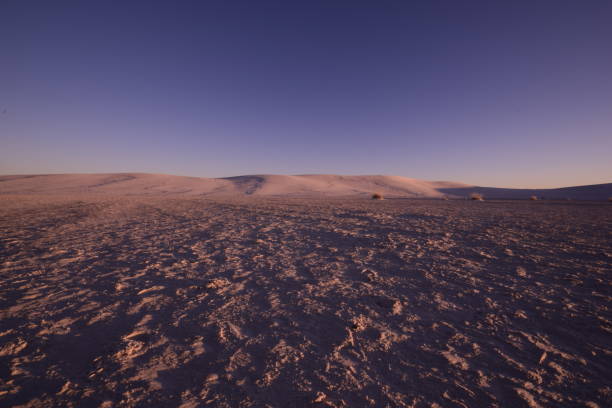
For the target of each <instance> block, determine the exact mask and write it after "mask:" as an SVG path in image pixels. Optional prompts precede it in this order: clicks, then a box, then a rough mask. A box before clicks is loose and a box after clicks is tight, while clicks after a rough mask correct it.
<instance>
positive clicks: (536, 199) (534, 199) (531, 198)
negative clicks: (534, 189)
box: [529, 195, 538, 201]
mask: <svg viewBox="0 0 612 408" xmlns="http://www.w3.org/2000/svg"><path fill="white" fill-rule="evenodd" d="M529 199H530V200H531V201H538V196H534V195H532V196H531V197H529Z"/></svg>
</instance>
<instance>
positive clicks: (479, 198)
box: [470, 193, 484, 201]
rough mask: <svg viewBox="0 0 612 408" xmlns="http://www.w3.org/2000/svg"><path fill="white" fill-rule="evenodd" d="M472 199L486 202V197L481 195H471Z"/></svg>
mask: <svg viewBox="0 0 612 408" xmlns="http://www.w3.org/2000/svg"><path fill="white" fill-rule="evenodd" d="M470 199H471V200H474V201H484V196H483V195H482V194H480V193H472V194H470Z"/></svg>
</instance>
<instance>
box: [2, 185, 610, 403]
mask: <svg viewBox="0 0 612 408" xmlns="http://www.w3.org/2000/svg"><path fill="white" fill-rule="evenodd" d="M611 272H612V205H610V203H607V202H603V201H600V202H595V201H528V200H489V201H484V202H473V201H466V200H452V199H451V200H448V201H445V200H441V199H403V198H391V199H387V200H383V201H373V200H370V199H368V197H258V196H248V197H247V196H232V197H229V196H228V197H216V196H197V195H196V196H192V195H176V194H165V195H161V194H149V195H126V194H119V195H117V194H88V193H78V194H77V193H74V192H64V193H61V194H36V193H29V194H23V193H20V194H18V193H5V194H0V406H6V407H8V406H12V407H75V408H76V407H101V408H109V407H181V408H195V407H204V406H211V407H311V406H312V407H318V406H320V407H560V406H563V407H566V406H567V407H588V408H595V407H602V408H603V407H608V406H611V405H612V369H611V367H612V312H611V309H610V307H611V299H612V298H611V296H612V287H611V283H610V278H611Z"/></svg>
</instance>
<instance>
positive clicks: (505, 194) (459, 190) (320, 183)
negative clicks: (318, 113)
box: [0, 173, 612, 200]
mask: <svg viewBox="0 0 612 408" xmlns="http://www.w3.org/2000/svg"><path fill="white" fill-rule="evenodd" d="M374 192H377V193H381V194H383V195H384V196H386V197H389V198H392V197H396V198H400V197H404V198H442V197H449V198H463V197H467V196H469V194H470V193H473V192H477V193H481V194H483V195H484V196H485V198H490V199H501V198H504V199H528V198H529V197H531V196H533V195H535V196H538V197H540V198H546V199H572V200H607V199H608V197H612V183H608V184H597V185H591V186H578V187H566V188H557V189H510V188H495V187H479V186H472V185H468V184H462V183H454V182H446V181H425V180H417V179H412V178H407V177H399V176H340V175H299V176H284V175H248V176H239V177H227V178H203V177H185V176H171V175H165V174H147V173H114V174H47V175H13V176H0V194H11V193H12V194H28V193H31V194H75V193H99V194H115V195H128V194H138V195H141V194H182V195H203V196H241V195H253V196H272V197H274V196H276V197H340V196H363V197H367V196H370V195H371V194H372V193H374Z"/></svg>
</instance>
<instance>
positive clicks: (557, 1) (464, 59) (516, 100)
mask: <svg viewBox="0 0 612 408" xmlns="http://www.w3.org/2000/svg"><path fill="white" fill-rule="evenodd" d="M611 21H612V2H611V1H609V0H603V1H600V0H589V1H575V0H572V1H564V0H552V1H546V0H537V1H534V0H526V1H520V0H512V1H489V0H482V1H469V0H466V1H456V0H449V1H437V0H431V1H425V0H422V1H418V0H415V1H399V0H398V1H384V0H383V1H356V0H354V1H334V0H326V1H313V0H311V1H265V0H263V1H254V0H251V1H231V0H229V1H214V0H210V1H169V0H168V1H163V2H162V1H108V0H105V1H61V0H58V1H52V2H51V1H22V0H3V1H2V2H0V174H41V173H98V172H149V173H167V174H178V175H190V176H201V177H225V176H235V175H244V174H388V175H398V176H405V177H413V178H419V179H426V180H452V181H459V182H465V183H469V184H476V185H482V186H497V187H534V188H546V187H561V186H571V185H584V184H596V183H608V182H612V24H611V23H610V22H611Z"/></svg>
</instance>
